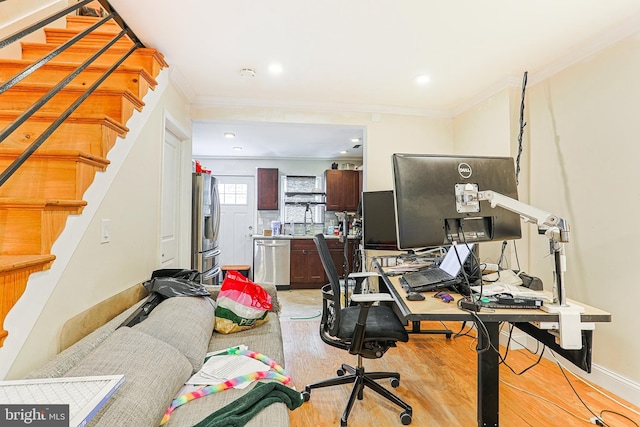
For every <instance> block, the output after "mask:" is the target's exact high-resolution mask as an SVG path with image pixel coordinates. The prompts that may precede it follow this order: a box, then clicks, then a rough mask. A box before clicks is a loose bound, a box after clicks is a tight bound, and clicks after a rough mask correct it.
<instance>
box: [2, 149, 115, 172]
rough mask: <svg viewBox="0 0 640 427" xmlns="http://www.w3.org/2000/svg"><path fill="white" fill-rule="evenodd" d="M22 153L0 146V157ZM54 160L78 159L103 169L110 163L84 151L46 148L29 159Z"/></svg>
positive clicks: (21, 151) (18, 150)
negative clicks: (95, 164)
mask: <svg viewBox="0 0 640 427" xmlns="http://www.w3.org/2000/svg"><path fill="white" fill-rule="evenodd" d="M23 152H24V150H22V149H20V148H16V147H7V148H3V147H2V146H1V145H0V156H1V157H6V156H11V157H14V156H15V157H18V156H19V155H20V154H22V153H23ZM45 157H46V158H54V159H58V160H60V159H64V158H66V159H69V160H78V159H82V160H84V161H85V162H93V163H97V166H100V167H104V166H106V165H109V164H110V163H111V161H109V160H108V159H106V158H104V157H101V156H97V155H95V154H91V153H86V152H84V151H79V150H56V149H46V148H40V149H38V150H36V151H35V152H34V153H33V154H32V155H31V157H30V158H45Z"/></svg>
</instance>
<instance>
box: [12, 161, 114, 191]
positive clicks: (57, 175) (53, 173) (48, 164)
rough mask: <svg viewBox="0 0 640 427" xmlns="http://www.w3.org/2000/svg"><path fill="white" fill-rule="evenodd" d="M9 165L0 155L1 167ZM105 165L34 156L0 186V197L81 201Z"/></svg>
mask: <svg viewBox="0 0 640 427" xmlns="http://www.w3.org/2000/svg"><path fill="white" fill-rule="evenodd" d="M9 164H10V161H9V160H8V159H6V158H0V170H5V169H6V168H7V166H8V165H9ZM105 168H106V166H104V165H103V166H98V165H96V164H95V163H93V162H86V161H72V160H56V159H54V158H49V159H42V158H31V159H29V160H27V161H26V162H25V164H24V165H22V167H21V168H20V169H19V170H18V171H16V173H15V174H14V175H13V176H12V177H11V178H9V180H8V181H7V182H5V183H4V185H2V187H0V197H29V198H36V199H42V198H44V199H71V200H80V199H82V196H83V195H84V192H85V191H86V190H87V188H89V186H90V185H91V183H92V182H93V179H94V178H95V174H96V172H97V171H103V170H105Z"/></svg>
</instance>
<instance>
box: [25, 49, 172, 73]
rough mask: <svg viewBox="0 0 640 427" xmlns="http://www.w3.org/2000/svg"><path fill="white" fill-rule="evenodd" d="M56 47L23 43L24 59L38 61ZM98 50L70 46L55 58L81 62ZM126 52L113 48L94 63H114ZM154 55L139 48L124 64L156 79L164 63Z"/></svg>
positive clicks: (153, 52) (152, 52)
mask: <svg viewBox="0 0 640 427" xmlns="http://www.w3.org/2000/svg"><path fill="white" fill-rule="evenodd" d="M55 47H56V46H55V45H48V44H39V43H22V59H26V60H29V61H37V60H38V59H40V58H42V57H43V56H45V55H47V54H48V53H49V52H51V51H52V50H53V49H55ZM98 50H99V49H98V48H91V47H83V46H80V47H70V48H68V49H67V50H65V51H64V52H62V53H61V54H59V55H58V56H56V57H55V60H56V61H61V62H73V63H78V64H81V63H82V62H84V61H85V60H86V59H87V58H89V57H90V56H91V55H92V54H94V53H96V52H97V51H98ZM125 53H126V52H125V51H123V50H122V49H113V48H111V49H108V50H107V51H106V52H105V53H103V54H102V55H100V57H98V59H97V60H96V61H95V62H94V63H95V64H100V65H113V64H114V63H115V62H116V61H118V60H119V59H120V58H122V56H123V55H124V54H125ZM154 55H155V51H154V50H153V49H138V50H136V51H135V52H134V53H133V54H132V55H131V56H129V57H128V58H127V59H126V60H125V61H124V63H123V64H124V65H129V66H132V67H143V68H144V69H145V70H147V72H148V73H149V74H151V76H153V78H154V79H155V78H156V77H158V74H160V71H161V70H162V67H163V65H162V64H160V63H159V62H158V61H157V59H156V58H155V57H154Z"/></svg>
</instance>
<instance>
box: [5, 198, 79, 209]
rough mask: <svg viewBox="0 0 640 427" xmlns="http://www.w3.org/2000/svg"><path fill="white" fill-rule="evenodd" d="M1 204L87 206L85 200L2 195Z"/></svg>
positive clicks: (6, 205)
mask: <svg viewBox="0 0 640 427" xmlns="http://www.w3.org/2000/svg"><path fill="white" fill-rule="evenodd" d="M0 206H4V207H8V206H59V207H64V208H68V207H83V206H87V202H86V201H85V200H61V199H44V198H42V199H38V198H28V197H0Z"/></svg>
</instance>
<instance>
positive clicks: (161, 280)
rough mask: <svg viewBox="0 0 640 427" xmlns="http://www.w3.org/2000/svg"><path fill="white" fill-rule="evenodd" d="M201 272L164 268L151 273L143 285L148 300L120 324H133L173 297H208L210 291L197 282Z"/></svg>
mask: <svg viewBox="0 0 640 427" xmlns="http://www.w3.org/2000/svg"><path fill="white" fill-rule="evenodd" d="M199 276H200V273H199V272H198V271H197V270H184V269H163V270H156V271H154V272H153V273H152V274H151V279H149V280H147V281H146V282H144V283H143V284H142V285H143V286H144V287H145V289H147V290H148V291H149V294H150V295H149V296H148V297H147V301H145V303H144V304H142V305H141V306H140V307H139V308H138V309H137V310H136V311H135V312H133V314H131V316H129V317H128V318H127V319H126V320H125V321H124V322H122V324H121V325H120V326H133V325H135V324H137V323H140V322H142V321H143V320H144V319H146V318H147V317H148V316H149V313H151V310H153V309H154V308H156V306H157V305H158V304H160V303H161V302H162V301H164V300H165V299H167V298H171V297H208V296H210V294H209V291H207V289H206V288H205V287H204V285H202V284H201V283H198V282H196V281H195V280H197V279H198V277H199Z"/></svg>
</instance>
